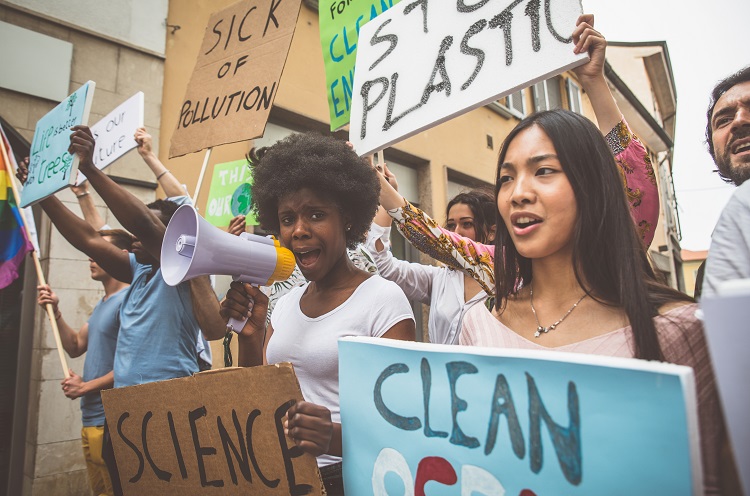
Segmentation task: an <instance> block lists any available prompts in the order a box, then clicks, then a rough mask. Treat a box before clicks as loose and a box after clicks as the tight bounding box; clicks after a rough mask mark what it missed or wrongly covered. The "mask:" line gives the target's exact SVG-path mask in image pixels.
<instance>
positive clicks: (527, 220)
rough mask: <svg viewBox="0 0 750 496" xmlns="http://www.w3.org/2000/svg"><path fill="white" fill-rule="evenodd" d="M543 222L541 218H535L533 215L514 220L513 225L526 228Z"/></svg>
mask: <svg viewBox="0 0 750 496" xmlns="http://www.w3.org/2000/svg"><path fill="white" fill-rule="evenodd" d="M541 222H542V221H541V220H540V219H534V218H532V217H519V218H517V219H515V220H514V221H513V225H514V226H516V227H518V228H520V229H526V228H527V227H531V226H533V225H535V224H540V223H541Z"/></svg>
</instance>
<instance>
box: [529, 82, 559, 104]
mask: <svg viewBox="0 0 750 496" xmlns="http://www.w3.org/2000/svg"><path fill="white" fill-rule="evenodd" d="M533 89H534V91H533V92H534V110H536V111H540V110H552V109H559V108H562V93H561V91H560V77H559V76H555V77H553V78H550V79H547V80H546V81H540V82H538V83H536V84H535V85H534V86H533Z"/></svg>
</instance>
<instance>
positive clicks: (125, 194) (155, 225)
mask: <svg viewBox="0 0 750 496" xmlns="http://www.w3.org/2000/svg"><path fill="white" fill-rule="evenodd" d="M72 130H73V134H72V135H71V136H70V148H69V150H68V151H69V152H70V153H71V154H73V153H76V154H78V157H79V158H80V163H79V168H80V169H81V171H82V172H83V173H84V174H85V175H86V177H87V178H88V179H89V183H91V186H92V187H93V188H94V189H95V190H96V191H97V193H99V196H101V197H102V199H103V200H104V203H106V204H107V206H108V207H109V209H110V210H111V211H112V213H113V214H114V215H115V217H116V218H117V220H118V221H120V224H122V226H123V227H124V228H125V229H127V230H128V231H130V232H131V233H132V234H133V235H134V236H135V237H136V238H138V240H139V241H140V242H141V244H142V245H143V247H144V249H145V250H147V251H148V252H149V254H151V256H152V257H154V258H156V259H157V260H159V259H160V258H161V242H162V240H163V238H164V231H165V230H166V226H165V225H164V224H163V223H162V221H161V220H160V219H159V217H157V215H156V214H155V213H154V212H152V211H151V210H149V208H148V207H147V206H146V205H144V204H143V203H142V202H141V201H140V200H139V199H138V198H136V197H135V196H134V195H132V194H131V193H130V192H129V191H127V190H126V189H125V188H122V187H120V186H119V185H118V184H116V183H115V182H114V181H113V180H112V179H110V177H109V176H108V175H106V174H104V173H103V172H102V171H100V170H99V169H98V168H97V167H96V166H95V165H94V161H93V150H94V137H93V136H92V134H91V130H90V129H89V128H88V127H87V126H74V127H73V128H72ZM105 270H106V269H105Z"/></svg>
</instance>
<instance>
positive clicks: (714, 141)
mask: <svg viewBox="0 0 750 496" xmlns="http://www.w3.org/2000/svg"><path fill="white" fill-rule="evenodd" d="M707 120H708V123H707V124H706V143H707V144H708V151H709V153H710V154H711V157H712V158H713V159H714V162H715V164H716V168H717V172H718V173H719V175H720V176H721V177H722V179H724V180H725V181H727V182H730V183H733V184H734V185H735V186H740V187H739V188H738V189H737V191H736V192H735V193H734V195H732V199H731V200H729V203H728V204H727V206H726V207H725V209H724V211H723V212H722V214H721V218H720V219H719V222H718V223H717V224H716V228H715V229H714V232H713V234H712V235H711V248H710V249H709V251H708V258H707V259H706V261H705V262H704V263H705V277H704V283H705V286H704V287H703V288H702V294H703V295H704V296H706V295H708V296H710V295H714V294H715V293H716V290H717V287H718V286H719V284H721V283H722V282H724V281H727V280H732V279H742V278H748V277H750V270H748V267H750V257H749V256H748V254H750V245H749V244H748V241H750V227H749V226H750V224H748V212H749V211H748V206H749V205H750V203H749V200H748V199H750V193H749V192H750V190H748V187H747V186H742V185H743V184H744V183H745V182H746V181H747V180H748V178H750V66H748V67H745V68H744V69H742V70H740V71H739V72H737V73H735V74H732V75H731V76H729V77H727V78H726V79H724V80H722V81H720V82H719V83H718V84H717V85H716V87H715V88H714V90H713V92H712V93H711V104H710V105H709V107H708V112H707ZM696 286H697V284H696ZM696 290H697V291H701V288H700V287H697V288H696Z"/></svg>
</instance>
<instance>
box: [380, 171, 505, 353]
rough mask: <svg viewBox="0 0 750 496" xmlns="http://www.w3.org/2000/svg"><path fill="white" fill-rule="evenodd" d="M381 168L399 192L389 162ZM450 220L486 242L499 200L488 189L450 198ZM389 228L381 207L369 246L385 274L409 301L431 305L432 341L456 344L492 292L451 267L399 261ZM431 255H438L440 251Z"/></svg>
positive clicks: (464, 232)
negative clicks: (470, 313) (468, 317)
mask: <svg viewBox="0 0 750 496" xmlns="http://www.w3.org/2000/svg"><path fill="white" fill-rule="evenodd" d="M376 167H377V168H378V171H382V172H383V174H384V176H385V177H386V178H387V180H388V183H389V184H390V186H391V187H393V188H394V190H397V187H398V182H397V179H396V176H395V174H393V173H392V172H391V171H390V170H389V169H388V166H387V165H385V164H378V165H377V166H376ZM487 213H489V214H490V215H487ZM446 218H447V221H446V229H447V230H449V231H451V232H455V233H456V234H458V235H459V236H465V237H468V238H469V239H471V240H474V241H477V242H479V243H487V244H488V243H492V241H493V240H494V237H495V201H494V199H493V197H492V195H491V194H489V193H488V192H483V191H470V192H467V193H461V194H460V195H458V196H456V197H455V198H453V199H452V200H451V201H450V202H448V207H447V209H446ZM390 226H391V217H390V216H389V215H388V213H387V212H386V211H385V209H383V207H379V208H378V213H377V215H376V216H375V219H374V220H373V223H372V226H371V227H370V231H369V233H368V235H367V244H366V246H367V248H368V249H369V250H370V253H372V256H373V259H374V260H375V263H376V264H377V267H378V271H379V273H380V275H381V276H383V277H384V278H386V279H388V280H389V281H393V282H395V283H396V284H398V286H399V287H400V288H401V289H402V290H403V291H404V293H406V296H407V298H409V299H410V300H413V301H418V302H420V303H423V304H426V305H430V314H429V320H428V325H427V329H428V334H429V340H430V342H431V343H441V344H456V343H457V342H458V334H459V331H460V330H461V319H462V318H463V315H464V314H465V313H466V311H467V310H468V309H469V308H471V307H472V306H473V305H475V304H477V303H481V302H483V301H484V300H485V299H486V298H487V292H485V291H484V290H483V289H482V287H481V286H480V285H479V283H478V282H477V281H475V280H474V279H473V278H472V277H471V276H469V275H466V274H464V273H463V272H461V271H456V270H454V269H453V268H449V267H448V266H445V265H443V266H440V267H436V266H434V265H424V264H420V263H410V262H406V261H404V260H398V259H397V258H396V257H394V256H393V254H392V253H391V251H390V249H389V248H390V241H389V240H390V236H391V228H390ZM427 254H429V255H433V256H437V252H435V251H432V252H430V251H427Z"/></svg>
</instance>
